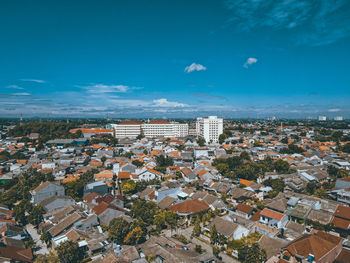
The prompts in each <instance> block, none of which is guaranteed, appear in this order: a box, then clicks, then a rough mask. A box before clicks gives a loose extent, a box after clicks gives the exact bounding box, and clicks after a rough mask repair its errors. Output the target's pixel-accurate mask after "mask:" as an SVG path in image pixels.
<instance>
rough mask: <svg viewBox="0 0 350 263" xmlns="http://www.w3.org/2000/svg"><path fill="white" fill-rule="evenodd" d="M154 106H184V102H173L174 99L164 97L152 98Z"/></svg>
mask: <svg viewBox="0 0 350 263" xmlns="http://www.w3.org/2000/svg"><path fill="white" fill-rule="evenodd" d="M153 103H154V106H155V107H185V106H187V105H186V104H183V103H179V102H175V101H168V100H167V99H165V98H161V99H157V100H153Z"/></svg>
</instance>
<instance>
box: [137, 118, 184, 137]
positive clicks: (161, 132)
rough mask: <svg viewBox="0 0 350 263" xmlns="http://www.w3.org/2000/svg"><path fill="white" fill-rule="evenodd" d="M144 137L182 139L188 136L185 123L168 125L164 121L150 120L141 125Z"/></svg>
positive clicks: (168, 123)
mask: <svg viewBox="0 0 350 263" xmlns="http://www.w3.org/2000/svg"><path fill="white" fill-rule="evenodd" d="M141 129H142V133H143V135H144V136H145V137H167V138H173V137H183V136H187V135H188V124H187V123H176V122H173V123H170V122H168V121H165V120H152V121H150V122H148V123H144V124H142V125H141Z"/></svg>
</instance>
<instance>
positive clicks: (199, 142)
mask: <svg viewBox="0 0 350 263" xmlns="http://www.w3.org/2000/svg"><path fill="white" fill-rule="evenodd" d="M197 143H198V145H199V146H201V147H202V146H204V145H205V140H204V138H202V137H199V138H198V140H197Z"/></svg>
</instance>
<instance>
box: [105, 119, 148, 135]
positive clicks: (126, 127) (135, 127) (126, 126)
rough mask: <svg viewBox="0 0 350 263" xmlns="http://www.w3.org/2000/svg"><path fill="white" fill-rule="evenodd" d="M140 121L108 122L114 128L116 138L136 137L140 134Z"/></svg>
mask: <svg viewBox="0 0 350 263" xmlns="http://www.w3.org/2000/svg"><path fill="white" fill-rule="evenodd" d="M141 125H142V122H141V121H122V122H121V123H119V124H110V126H111V127H112V129H114V130H115V137H116V138H136V137H137V136H139V135H140V134H141Z"/></svg>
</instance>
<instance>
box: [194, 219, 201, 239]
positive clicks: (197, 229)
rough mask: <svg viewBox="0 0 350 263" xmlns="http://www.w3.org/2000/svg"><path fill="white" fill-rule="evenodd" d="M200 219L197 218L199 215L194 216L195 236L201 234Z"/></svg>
mask: <svg viewBox="0 0 350 263" xmlns="http://www.w3.org/2000/svg"><path fill="white" fill-rule="evenodd" d="M200 224H201V220H200V219H199V216H198V215H197V217H196V222H195V223H194V228H193V234H194V235H195V236H197V237H199V236H200V234H201V225H200Z"/></svg>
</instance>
